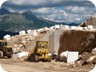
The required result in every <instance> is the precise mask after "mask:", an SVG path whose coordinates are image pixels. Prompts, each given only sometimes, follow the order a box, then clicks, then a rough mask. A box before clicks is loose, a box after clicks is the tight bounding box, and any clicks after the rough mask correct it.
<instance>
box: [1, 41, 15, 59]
mask: <svg viewBox="0 0 96 72" xmlns="http://www.w3.org/2000/svg"><path fill="white" fill-rule="evenodd" d="M12 55H13V50H12V47H10V46H8V45H7V42H6V41H5V40H0V58H3V57H4V56H7V57H8V58H11V57H12Z"/></svg>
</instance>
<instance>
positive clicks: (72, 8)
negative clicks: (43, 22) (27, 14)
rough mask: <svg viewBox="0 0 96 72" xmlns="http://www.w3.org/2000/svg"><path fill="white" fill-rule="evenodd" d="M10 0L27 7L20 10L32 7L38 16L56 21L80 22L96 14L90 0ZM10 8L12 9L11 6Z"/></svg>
mask: <svg viewBox="0 0 96 72" xmlns="http://www.w3.org/2000/svg"><path fill="white" fill-rule="evenodd" d="M68 1H69V2H68ZM70 1H71V2H70ZM72 1H74V2H73V4H71V3H72ZM75 1H77V3H76V2H75ZM9 2H11V3H12V4H16V5H17V8H18V7H19V6H22V7H23V8H24V7H25V8H24V9H23V8H22V7H21V9H19V10H20V12H22V11H25V10H28V9H30V10H32V12H33V13H34V14H36V15H37V16H38V17H42V18H45V19H48V20H51V21H56V22H68V23H70V22H80V21H84V20H85V19H86V18H88V17H90V16H92V15H96V9H95V8H94V7H93V5H92V4H91V2H88V0H29V1H28V0H9ZM79 2H80V3H79ZM66 3H68V4H66ZM28 5H29V6H28ZM27 6H28V7H27ZM7 7H8V6H7ZM19 8H20V7H19ZM9 9H10V10H11V11H12V9H11V7H9ZM13 9H15V7H14V8H13Z"/></svg>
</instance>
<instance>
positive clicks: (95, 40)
mask: <svg viewBox="0 0 96 72" xmlns="http://www.w3.org/2000/svg"><path fill="white" fill-rule="evenodd" d="M95 47H96V32H91V31H73V30H71V31H64V33H63V35H61V38H60V47H59V51H58V53H59V54H60V53H62V52H63V51H79V53H80V54H81V53H83V52H91V51H92V49H94V48H95Z"/></svg>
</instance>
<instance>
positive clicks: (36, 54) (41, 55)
mask: <svg viewBox="0 0 96 72" xmlns="http://www.w3.org/2000/svg"><path fill="white" fill-rule="evenodd" d="M48 53H49V52H48V42H47V41H37V42H36V47H35V49H34V51H32V53H31V54H30V55H29V59H30V60H31V61H35V62H38V61H47V62H50V61H51V57H50V56H48Z"/></svg>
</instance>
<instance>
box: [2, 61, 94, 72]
mask: <svg viewBox="0 0 96 72" xmlns="http://www.w3.org/2000/svg"><path fill="white" fill-rule="evenodd" d="M0 63H1V66H2V67H3V68H4V69H5V70H6V71H8V72H88V71H89V70H90V69H92V68H93V65H91V66H88V65H85V66H83V67H76V68H73V67H72V66H69V65H68V64H67V63H64V62H55V61H52V62H38V63H34V62H28V61H20V60H13V59H0Z"/></svg>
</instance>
